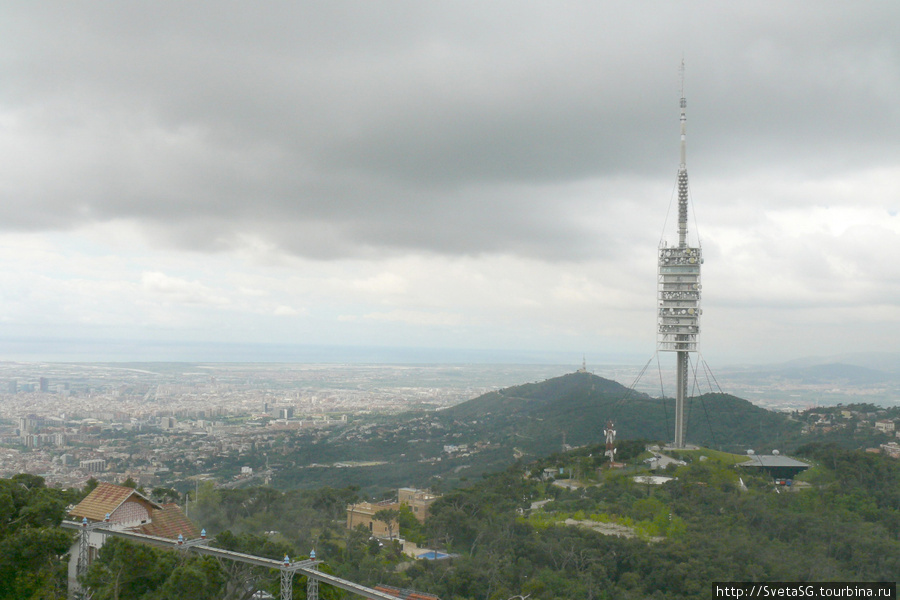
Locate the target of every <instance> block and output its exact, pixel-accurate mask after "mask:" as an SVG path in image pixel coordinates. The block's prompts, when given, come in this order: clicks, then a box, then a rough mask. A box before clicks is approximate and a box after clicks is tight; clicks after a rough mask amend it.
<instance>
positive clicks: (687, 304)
mask: <svg viewBox="0 0 900 600" xmlns="http://www.w3.org/2000/svg"><path fill="white" fill-rule="evenodd" d="M686 108H687V101H686V100H685V98H684V63H682V65H681V164H680V166H679V167H678V245H677V246H669V245H668V243H667V242H665V241H660V245H659V263H658V265H659V266H658V271H657V276H658V288H657V289H658V301H659V308H658V311H659V312H658V317H657V347H658V349H659V350H661V351H663V352H675V353H676V356H677V364H676V369H675V386H676V393H675V447H676V448H684V425H685V423H684V400H685V398H686V397H687V386H688V367H689V363H690V361H689V359H688V355H689V354H690V353H691V352H697V338H698V336H699V334H700V315H701V313H702V311H701V310H700V265H701V264H703V255H702V253H701V252H700V242H699V241H698V242H697V246H696V247H691V246H689V245H688V240H687V224H688V173H687V143H686V139H685V129H686V124H687V116H686V115H685V109H686Z"/></svg>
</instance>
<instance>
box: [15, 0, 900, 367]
mask: <svg viewBox="0 0 900 600" xmlns="http://www.w3.org/2000/svg"><path fill="white" fill-rule="evenodd" d="M898 20H900V7H898V6H897V4H896V3H894V2H887V1H885V2H867V3H848V2H815V3H813V2H794V3H789V4H785V3H779V2H756V3H751V4H733V3H710V2H682V3H661V2H659V3H607V2H600V3H597V2H572V3H565V4H557V3H550V4H548V3H520V2H516V3H512V2H492V3H489V4H484V3H474V2H454V3H440V2H438V3H434V2H429V3H421V2H392V3H371V2H329V3H291V4H288V3H277V4H266V5H263V6H258V5H250V4H246V3H237V2H216V3H202V2H197V3H187V4H186V3H178V2H153V3H149V2H130V3H127V4H117V5H108V4H96V3H87V2H66V3H39V4H38V3H20V4H15V3H6V4H5V5H4V6H3V7H2V8H0V22H2V23H3V32H2V36H0V57H2V60H0V81H2V82H3V84H2V86H0V132H2V135H0V211H2V213H0V278H2V280H3V282H4V283H3V286H2V288H0V306H2V310H0V359H4V360H82V361H90V360H166V359H169V360H292V359H300V360H304V361H311V360H314V358H315V355H316V352H319V351H321V352H320V354H319V357H320V358H321V357H326V358H328V357H329V356H330V357H333V358H335V359H336V360H344V359H346V356H344V355H341V353H340V352H338V351H335V350H334V348H335V347H343V346H349V347H355V348H356V349H357V350H356V352H357V355H356V356H363V357H365V359H366V360H370V361H372V362H377V361H379V360H384V358H385V356H386V355H388V354H390V355H391V356H406V357H408V358H410V359H411V360H412V359H422V357H423V356H424V357H428V356H433V357H434V360H435V362H440V361H441V360H445V359H447V358H448V357H450V356H456V357H460V358H461V359H465V360H525V359H534V360H542V358H543V357H547V360H552V361H555V362H557V363H558V362H560V357H568V360H569V361H570V362H572V363H573V364H578V363H579V362H580V360H581V357H582V355H583V354H584V355H587V357H588V361H589V362H600V361H616V360H622V361H625V360H628V361H635V360H637V361H640V360H644V359H646V358H647V357H649V355H651V354H652V352H653V349H654V346H655V331H656V330H655V319H656V314H655V307H656V247H657V245H658V244H659V242H660V236H661V234H664V235H665V236H666V237H667V238H669V239H671V237H672V236H673V234H674V220H673V219H674V216H673V214H672V212H671V208H670V206H671V204H672V201H673V195H674V185H675V173H676V171H677V168H678V161H679V155H678V143H679V122H678V117H679V109H678V100H679V97H680V94H681V83H680V78H679V65H680V64H681V61H682V59H684V61H685V64H686V71H685V79H684V90H685V95H686V97H687V140H688V142H687V144H688V146H687V147H688V149H687V166H688V170H689V172H690V175H691V199H692V205H691V223H690V234H691V236H692V237H694V238H696V237H697V236H698V235H699V239H700V241H701V242H702V245H703V248H704V254H705V265H704V275H703V277H704V279H703V302H704V315H703V323H702V327H703V329H702V331H703V335H702V336H701V337H702V350H703V353H704V355H705V356H706V358H707V359H708V360H709V361H711V362H713V363H718V364H722V363H725V362H726V361H728V362H741V361H770V360H788V359H792V358H798V357H802V356H808V355H833V354H839V353H846V352H869V351H871V352H889V351H895V350H896V348H897V339H898V337H900V310H898V308H900V307H898V298H900V263H898V261H897V257H898V256H900V217H898V211H900V200H898V198H900V184H898V182H900V119H898V116H900V112H898V111H900V108H898V105H897V102H896V98H897V97H900V64H898V62H900V38H898V36H897V35H896V23H897V22H898ZM667 214H668V219H667ZM297 346H304V347H305V348H306V350H305V351H304V352H305V354H304V355H303V356H299V355H298V351H297V349H296V347H297ZM327 348H331V350H328V349H327ZM410 348H428V349H431V352H432V354H427V353H425V354H423V353H421V352H418V351H410V350H408V349H410ZM229 349H230V350H229ZM292 349H293V350H292ZM316 349H319V350H316ZM398 349H407V350H398ZM329 353H331V354H329Z"/></svg>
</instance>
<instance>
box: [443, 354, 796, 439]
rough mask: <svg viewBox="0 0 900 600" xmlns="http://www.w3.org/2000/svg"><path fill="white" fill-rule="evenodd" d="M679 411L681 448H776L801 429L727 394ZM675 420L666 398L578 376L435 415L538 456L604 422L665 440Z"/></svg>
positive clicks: (630, 434) (627, 435) (630, 435)
mask: <svg viewBox="0 0 900 600" xmlns="http://www.w3.org/2000/svg"><path fill="white" fill-rule="evenodd" d="M685 410H686V416H687V440H688V442H689V443H691V444H697V445H701V446H710V447H716V448H721V449H724V450H739V451H743V450H745V449H746V448H756V447H760V446H769V445H773V444H775V445H777V444H778V442H779V441H780V440H784V439H787V438H790V437H793V436H794V435H795V434H796V432H798V431H799V429H800V424H799V423H796V422H793V421H791V420H790V419H789V418H788V417H787V416H786V415H784V414H781V413H775V412H772V411H768V410H766V409H763V408H760V407H758V406H754V405H753V404H751V403H750V402H748V401H746V400H743V399H741V398H737V397H735V396H731V395H728V394H705V395H703V396H699V397H696V398H690V399H689V400H688V403H687V406H686V409H685ZM674 414H675V401H674V400H673V399H671V398H669V399H665V400H661V399H656V398H651V397H650V396H648V395H647V394H643V393H640V392H634V391H632V390H629V389H628V388H626V387H625V386H623V385H621V384H619V383H617V382H615V381H611V380H609V379H604V378H602V377H597V376H596V375H592V374H590V373H580V372H579V373H571V374H568V375H563V376H561V377H556V378H553V379H548V380H547V381H543V382H540V383H532V384H526V385H520V386H515V387H511V388H506V389H504V390H500V391H498V392H491V393H489V394H485V395H483V396H480V397H478V398H474V399H472V400H469V401H468V402H464V403H462V404H459V405H457V406H455V407H453V408H450V409H448V410H446V411H443V412H441V413H440V416H441V418H442V419H443V420H445V421H455V422H456V423H458V424H459V425H465V426H466V427H467V428H470V429H471V430H472V431H473V432H475V433H477V434H478V435H481V436H485V437H487V438H488V439H490V440H491V441H493V442H497V443H500V444H503V445H512V446H516V447H519V448H521V449H523V450H526V451H528V452H529V453H534V454H536V455H543V454H547V453H548V452H552V451H555V450H558V449H559V448H560V447H561V445H562V439H563V434H564V433H565V436H566V442H567V443H568V444H570V445H573V446H578V445H584V444H590V443H597V442H599V441H601V440H602V438H603V429H604V427H605V426H606V423H607V421H609V420H612V421H613V422H614V424H615V428H616V430H617V432H618V437H619V438H620V439H637V438H642V439H651V440H659V441H670V440H672V439H673V438H674Z"/></svg>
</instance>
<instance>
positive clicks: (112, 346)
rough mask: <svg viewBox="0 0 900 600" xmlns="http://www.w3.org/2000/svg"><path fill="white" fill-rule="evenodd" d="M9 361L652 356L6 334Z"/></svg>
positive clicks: (1, 355) (1, 346)
mask: <svg viewBox="0 0 900 600" xmlns="http://www.w3.org/2000/svg"><path fill="white" fill-rule="evenodd" d="M0 360H2V361H7V362H10V361H11V362H76V363H81V362H83V363H108V362H188V363H193V362H200V363H354V364H525V365H528V364H535V365H568V364H571V365H573V366H574V368H578V367H580V366H581V364H582V360H586V361H587V363H588V364H592V365H599V364H608V365H612V364H617V365H635V364H640V363H642V362H645V361H646V357H643V360H642V357H640V356H637V355H633V354H623V353H617V352H602V353H596V352H585V353H582V352H563V351H536V350H510V349H480V348H423V347H412V346H409V347H403V346H343V345H325V344H283V343H282V344H275V343H236V342H228V343H216V342H180V341H161V340H145V341H133V340H93V339H91V340H88V339H25V338H15V339H0Z"/></svg>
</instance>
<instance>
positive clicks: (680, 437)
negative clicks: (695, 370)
mask: <svg viewBox="0 0 900 600" xmlns="http://www.w3.org/2000/svg"><path fill="white" fill-rule="evenodd" d="M677 356H678V359H677V365H676V367H675V368H676V373H675V387H676V390H675V447H676V448H684V401H685V399H686V398H687V382H688V353H687V352H679V353H678V355H677Z"/></svg>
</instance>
